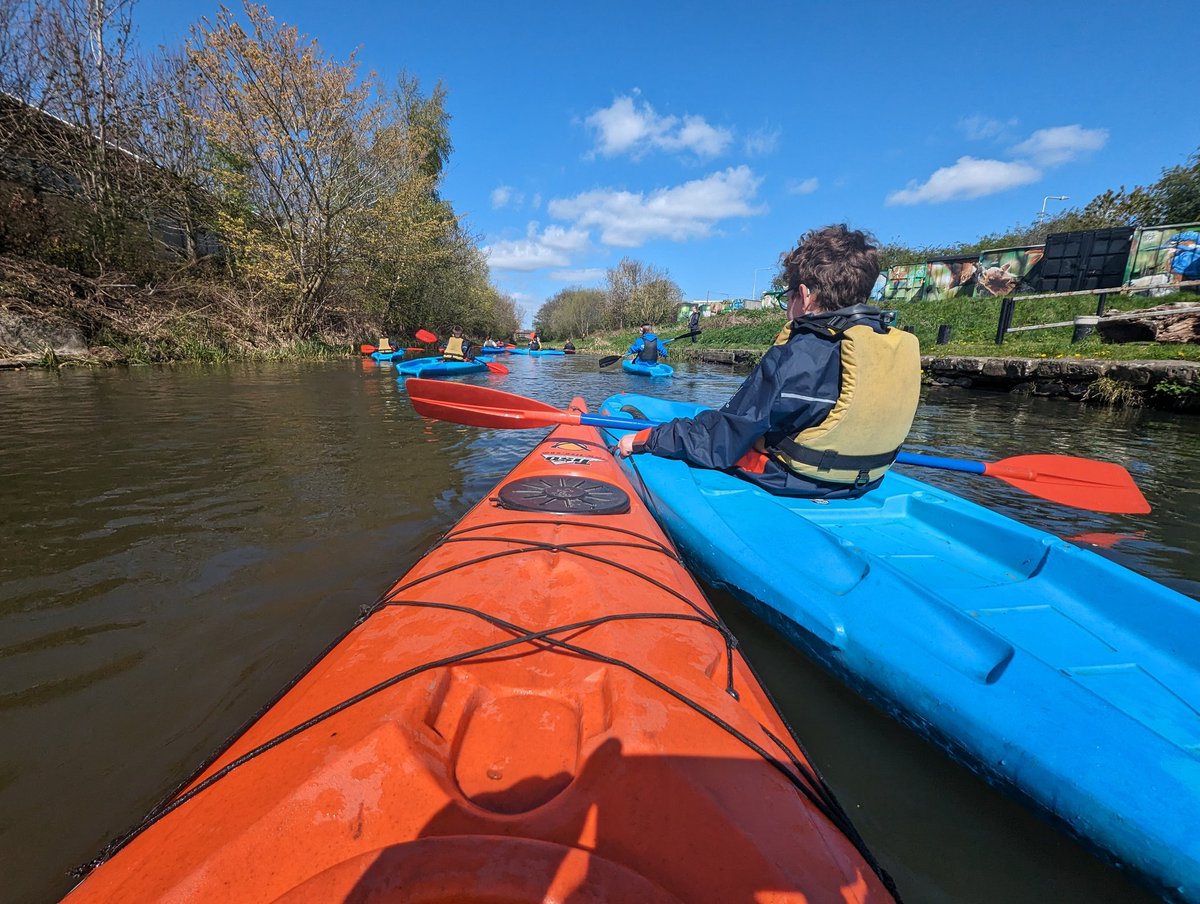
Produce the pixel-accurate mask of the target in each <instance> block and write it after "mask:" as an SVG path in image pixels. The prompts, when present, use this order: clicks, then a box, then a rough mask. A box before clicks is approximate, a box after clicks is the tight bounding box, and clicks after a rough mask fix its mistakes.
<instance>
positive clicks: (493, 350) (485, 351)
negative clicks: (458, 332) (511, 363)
mask: <svg viewBox="0 0 1200 904" xmlns="http://www.w3.org/2000/svg"><path fill="white" fill-rule="evenodd" d="M476 351H477V352H478V353H479V354H481V355H504V354H507V353H508V349H506V348H497V347H493V346H490V345H484V346H482V347H481V348H479V349H477V350H476Z"/></svg>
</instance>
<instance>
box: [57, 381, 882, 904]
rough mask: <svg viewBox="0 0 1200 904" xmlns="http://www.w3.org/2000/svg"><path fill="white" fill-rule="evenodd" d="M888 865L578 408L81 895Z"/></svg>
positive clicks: (755, 886)
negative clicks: (863, 836) (878, 860)
mask: <svg viewBox="0 0 1200 904" xmlns="http://www.w3.org/2000/svg"><path fill="white" fill-rule="evenodd" d="M574 407H575V409H576V410H577V411H584V410H585V409H584V407H583V402H582V401H581V400H579V399H576V400H575V403H574ZM882 875H883V874H882V873H881V872H880V871H879V870H878V868H877V867H876V866H874V865H873V861H871V860H870V855H869V854H868V853H867V852H866V849H865V846H864V845H863V844H862V842H861V840H860V839H859V838H858V836H857V835H856V834H855V832H854V830H853V828H852V826H851V825H850V823H849V821H848V819H847V818H846V816H845V814H844V813H843V812H842V810H841V808H840V807H839V806H838V804H837V802H836V800H834V798H833V796H832V794H831V793H830V791H829V789H828V788H827V787H826V786H825V784H824V783H823V782H822V781H821V779H820V777H819V776H818V775H817V774H816V771H815V769H814V768H813V766H812V764H811V763H810V762H809V761H808V759H807V757H806V756H805V754H804V752H803V750H802V749H801V747H800V746H799V744H798V743H797V742H796V741H795V739H794V738H793V737H792V735H791V734H790V732H789V729H788V727H787V725H786V724H785V723H784V722H783V720H782V719H781V717H780V716H779V714H778V713H777V712H776V711H775V709H774V707H773V705H772V703H771V702H770V700H769V698H768V697H767V695H766V693H765V692H764V690H763V689H762V687H761V686H760V685H759V683H758V681H757V679H756V678H755V676H754V674H753V672H752V671H751V669H750V668H749V666H748V665H747V664H746V662H745V661H744V660H743V658H742V656H741V654H740V653H739V652H738V650H737V647H736V644H735V641H734V639H733V637H732V636H731V635H730V633H729V631H728V629H727V628H726V627H725V625H724V623H723V622H721V620H720V619H719V618H718V617H717V616H716V614H715V613H714V612H713V610H712V608H711V607H710V606H709V604H708V603H707V601H706V600H705V598H704V595H703V593H702V592H701V590H700V589H699V587H698V586H697V585H696V583H695V582H694V581H693V579H692V578H691V577H690V576H689V575H688V573H687V571H686V570H685V569H684V567H683V566H682V565H681V564H680V561H679V557H678V554H677V553H676V551H675V549H674V547H673V546H672V545H671V544H670V541H669V540H668V539H667V538H666V536H665V535H664V534H663V533H662V531H661V530H660V529H659V527H658V526H657V524H656V523H655V522H654V520H653V518H652V517H651V515H650V513H649V512H648V511H647V510H646V509H645V507H644V506H643V505H642V504H641V503H640V502H639V500H638V496H637V494H636V493H635V492H634V490H633V488H632V487H631V486H630V485H629V483H628V482H627V481H626V479H625V477H624V476H623V475H622V472H621V470H620V468H619V466H618V465H617V464H616V463H615V462H614V460H613V459H612V457H611V455H610V454H609V452H608V451H607V449H606V448H605V447H604V445H603V444H602V442H601V440H600V437H599V435H598V433H597V431H596V430H595V429H594V428H592V427H586V426H580V425H573V426H562V427H558V428H557V429H555V430H554V431H553V432H552V433H551V434H549V435H548V436H547V437H546V438H545V439H543V440H542V442H541V443H540V444H539V445H538V446H537V447H536V448H535V449H534V450H533V452H531V453H530V455H529V456H528V457H527V458H526V459H525V460H524V461H522V462H521V463H520V464H519V465H518V466H517V467H516V468H515V469H514V470H513V472H512V473H511V474H509V475H508V476H507V477H505V478H504V479H503V480H502V481H501V482H500V484H499V485H498V486H497V487H496V488H495V489H494V490H493V491H492V493H491V494H490V495H489V496H488V497H487V498H486V499H484V500H483V501H481V502H480V503H479V504H478V505H476V506H475V507H474V508H473V509H472V510H471V511H470V512H469V513H468V514H467V515H466V516H465V517H464V518H463V519H462V521H461V522H460V523H459V524H458V525H456V526H455V527H454V528H453V529H452V530H451V531H450V532H449V533H447V534H446V535H445V536H444V537H443V538H442V539H441V540H440V541H438V543H437V544H436V545H435V546H434V547H433V548H432V549H431V550H430V551H429V552H428V553H427V554H426V555H425V556H424V557H423V558H422V559H421V560H420V561H418V562H417V563H416V564H415V565H414V566H413V567H412V569H411V570H410V571H409V572H408V573H407V574H406V575H405V576H404V577H403V578H401V579H400V581H398V582H397V583H396V585H395V586H393V587H392V588H391V590H389V591H388V593H387V594H386V595H385V596H384V597H382V598H381V599H380V601H379V602H378V603H376V605H374V606H373V607H372V608H371V609H370V610H369V611H368V612H367V613H366V614H365V615H364V616H363V618H362V619H360V621H359V623H358V624H357V625H356V626H355V627H354V628H353V629H352V630H351V631H350V632H349V633H348V634H347V635H346V636H345V637H343V638H342V640H341V641H339V642H338V643H337V644H335V645H334V646H333V647H332V648H331V649H330V650H329V651H328V652H327V653H326V654H325V655H324V656H323V657H322V658H321V659H320V660H319V661H318V662H316V663H315V664H314V665H313V666H311V667H310V668H309V670H308V671H307V672H306V673H305V674H303V675H302V676H301V677H299V678H298V679H296V681H295V682H294V683H293V684H292V685H291V686H290V688H289V689H288V690H287V691H286V692H285V693H284V694H283V695H282V696H281V697H280V698H279V699H278V700H277V701H276V702H275V704H274V705H272V706H271V707H270V708H269V709H268V710H267V711H266V712H265V713H264V714H263V715H262V716H261V717H260V718H259V719H258V720H257V721H256V722H255V723H254V724H253V725H251V727H250V728H249V729H248V730H247V731H246V732H245V733H244V734H242V736H241V737H239V738H238V739H237V740H236V741H234V742H233V743H232V744H231V745H230V746H229V747H228V749H226V750H225V751H224V752H223V753H221V754H220V755H219V756H217V757H216V758H215V759H214V760H213V761H212V762H211V764H209V765H208V766H207V767H206V768H204V769H203V770H202V771H201V772H199V773H198V774H197V775H196V776H195V777H194V779H193V780H192V781H191V782H190V783H189V784H188V785H187V786H186V787H185V788H184V790H183V791H182V792H181V793H180V794H178V795H176V796H175V797H173V798H172V799H170V800H168V801H166V802H164V803H163V804H162V805H160V806H159V807H158V808H156V810H154V811H153V812H152V813H151V814H150V815H149V816H148V817H147V818H146V820H145V821H144V822H143V824H142V825H141V826H139V827H137V829H135V830H134V831H133V832H131V833H129V834H128V835H126V836H125V837H123V838H121V839H118V840H117V841H115V842H113V844H111V845H110V846H109V849H108V850H107V851H106V852H105V854H104V855H103V856H102V857H101V858H100V859H99V860H98V861H97V864H96V865H95V867H94V869H93V870H92V872H91V873H90V875H88V876H87V878H86V879H84V880H83V882H82V883H81V884H80V885H79V886H77V887H76V889H75V890H74V891H73V892H72V893H71V894H70V895H69V896H68V899H67V900H68V901H69V902H70V904H84V902H93V901H110V902H111V901H226V902H234V901H237V902H251V901H253V902H266V901H287V902H307V901H331V900H338V901H343V900H353V901H363V902H366V901H372V902H384V901H387V902H400V901H404V902H426V904H432V902H460V901H488V902H535V901H563V902H566V901H569V902H573V904H582V902H601V901H628V902H642V904H653V902H714V904H716V902H721V904H725V902H750V901H755V902H768V901H770V902H785V901H786V902H800V901H804V902H808V904H815V902H842V904H847V902H888V901H891V900H892V895H891V893H890V892H889V891H888V888H889V887H890V882H887V881H886V877H884V878H881V876H882Z"/></svg>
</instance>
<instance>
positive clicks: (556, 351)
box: [529, 348, 566, 358]
mask: <svg viewBox="0 0 1200 904" xmlns="http://www.w3.org/2000/svg"><path fill="white" fill-rule="evenodd" d="M565 354H566V352H564V351H563V350H562V349H561V348H541V349H538V350H537V351H536V352H530V353H529V355H530V357H532V358H544V357H546V356H548V355H565Z"/></svg>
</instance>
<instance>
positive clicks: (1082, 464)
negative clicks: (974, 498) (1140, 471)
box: [983, 455, 1150, 515]
mask: <svg viewBox="0 0 1200 904" xmlns="http://www.w3.org/2000/svg"><path fill="white" fill-rule="evenodd" d="M983 473H984V474H987V475H988V476H989V477H996V478H998V479H1000V480H1003V481H1004V482H1005V483H1010V484H1012V485H1013V486H1015V487H1017V488H1018V489H1022V490H1024V491H1025V492H1027V493H1031V494H1033V495H1034V496H1040V497H1041V498H1042V499H1049V500H1050V501H1051V502H1057V503H1059V504H1061V505H1070V506H1074V507H1075V508H1082V509H1091V510H1092V511H1094V512H1113V513H1116V514H1121V515H1145V514H1146V513H1147V512H1149V511H1150V503H1148V502H1147V501H1146V497H1145V496H1143V495H1142V491H1141V490H1139V489H1138V487H1137V484H1136V483H1134V482H1133V476H1132V475H1131V474H1130V473H1129V472H1128V471H1127V470H1125V468H1123V467H1121V466H1120V465H1118V464H1114V463H1112V462H1108V461H1096V460H1094V459H1091V458H1076V457H1075V456H1073V455H1017V456H1014V457H1012V458H1005V459H1002V460H1001V461H990V462H984V470H983Z"/></svg>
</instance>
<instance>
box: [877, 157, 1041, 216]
mask: <svg viewBox="0 0 1200 904" xmlns="http://www.w3.org/2000/svg"><path fill="white" fill-rule="evenodd" d="M1040 178H1042V172H1041V170H1039V169H1037V168H1035V167H1033V166H1030V165H1029V164H1028V163H1022V162H1020V161H1013V162H1006V161H1004V160H977V159H975V158H974V157H959V158H958V161H957V162H956V163H955V164H954V165H953V166H943V167H942V168H941V169H939V170H936V171H935V172H934V173H933V175H932V176H930V177H929V178H928V179H926V180H925V181H924V182H923V183H922V184H920V185H918V184H917V183H916V181H912V182H909V183H908V186H907V187H906V188H903V189H900V190H899V191H894V192H892V193H891V194H890V195H888V196H887V203H888V204H889V205H892V204H922V203H931V204H938V203H941V202H942V201H967V200H970V199H972V198H982V197H983V196H985V195H994V194H996V192H1001V191H1007V190H1008V189H1010V188H1016V187H1017V186H1019V185H1028V184H1029V183H1031V182H1036V181H1037V180H1038V179H1040Z"/></svg>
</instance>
